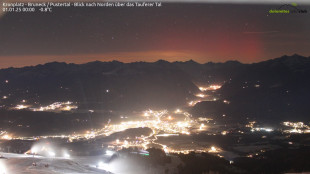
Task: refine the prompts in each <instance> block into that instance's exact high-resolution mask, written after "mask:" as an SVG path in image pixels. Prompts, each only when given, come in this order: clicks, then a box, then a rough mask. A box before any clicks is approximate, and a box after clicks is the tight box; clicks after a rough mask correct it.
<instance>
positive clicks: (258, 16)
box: [0, 3, 310, 68]
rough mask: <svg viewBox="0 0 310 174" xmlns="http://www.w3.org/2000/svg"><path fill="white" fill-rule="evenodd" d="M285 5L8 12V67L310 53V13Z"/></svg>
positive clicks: (4, 55) (3, 39)
mask: <svg viewBox="0 0 310 174" xmlns="http://www.w3.org/2000/svg"><path fill="white" fill-rule="evenodd" d="M278 7H279V4H214V3H163V4H162V7H122V8H121V7H100V8H94V7H92V8H90V7H88V8H87V7H83V8H77V7H76V8H53V12H52V13H41V12H36V13H6V14H4V15H2V16H1V17H0V68H7V67H23V66H29V65H37V64H42V63H46V62H52V61H60V62H70V63H71V62H72V63H85V62H90V61H95V60H99V61H111V60H118V61H122V62H135V61H147V62H154V61H157V60H159V59H163V60H167V61H187V60H190V59H192V60H195V61H197V62H199V63H206V62H209V61H213V62H225V61H227V60H238V61H240V62H244V63H253V62H259V61H263V60H267V59H271V58H276V57H280V56H283V55H292V54H295V53H297V54H300V55H303V56H310V49H309V48H310V6H309V5H308V6H307V5H303V6H302V5H301V6H299V8H301V9H307V10H308V13H307V14H269V13H268V11H269V10H270V9H275V8H278Z"/></svg>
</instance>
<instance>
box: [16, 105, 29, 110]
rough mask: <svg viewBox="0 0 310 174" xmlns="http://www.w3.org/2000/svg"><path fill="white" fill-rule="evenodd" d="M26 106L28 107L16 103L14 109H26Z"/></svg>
mask: <svg viewBox="0 0 310 174" xmlns="http://www.w3.org/2000/svg"><path fill="white" fill-rule="evenodd" d="M26 108H28V106H26V105H17V106H15V109H17V110H20V109H26Z"/></svg>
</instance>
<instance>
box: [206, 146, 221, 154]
mask: <svg viewBox="0 0 310 174" xmlns="http://www.w3.org/2000/svg"><path fill="white" fill-rule="evenodd" d="M208 152H210V153H217V152H219V150H218V149H217V148H216V147H214V146H211V148H210V150H209V151H208Z"/></svg>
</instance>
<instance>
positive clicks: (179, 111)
mask: <svg viewBox="0 0 310 174" xmlns="http://www.w3.org/2000/svg"><path fill="white" fill-rule="evenodd" d="M181 112H182V111H181V110H180V109H176V110H175V111H174V113H176V114H179V113H181Z"/></svg>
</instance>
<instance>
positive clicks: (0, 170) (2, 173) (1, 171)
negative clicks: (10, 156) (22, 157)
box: [0, 162, 6, 174]
mask: <svg viewBox="0 0 310 174" xmlns="http://www.w3.org/2000/svg"><path fill="white" fill-rule="evenodd" d="M0 174H6V167H5V165H4V164H3V163H2V162H0Z"/></svg>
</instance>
